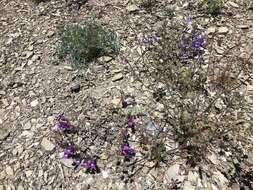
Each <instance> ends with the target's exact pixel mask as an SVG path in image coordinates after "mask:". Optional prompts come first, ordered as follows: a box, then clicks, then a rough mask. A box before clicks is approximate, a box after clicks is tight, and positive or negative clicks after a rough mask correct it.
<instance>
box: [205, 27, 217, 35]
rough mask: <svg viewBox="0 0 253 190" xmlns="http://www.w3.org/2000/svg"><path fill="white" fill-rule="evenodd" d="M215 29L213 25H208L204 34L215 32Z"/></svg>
mask: <svg viewBox="0 0 253 190" xmlns="http://www.w3.org/2000/svg"><path fill="white" fill-rule="evenodd" d="M215 31H216V27H215V26H211V27H209V28H208V29H207V30H206V34H207V35H208V34H213V33H215Z"/></svg>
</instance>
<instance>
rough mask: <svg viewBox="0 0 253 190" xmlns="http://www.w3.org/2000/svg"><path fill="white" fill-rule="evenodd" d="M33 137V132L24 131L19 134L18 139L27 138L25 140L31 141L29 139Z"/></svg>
mask: <svg viewBox="0 0 253 190" xmlns="http://www.w3.org/2000/svg"><path fill="white" fill-rule="evenodd" d="M33 135H34V132H32V131H28V130H25V131H23V132H22V133H21V135H20V136H19V137H20V138H22V137H25V138H27V139H31V138H32V137H33Z"/></svg>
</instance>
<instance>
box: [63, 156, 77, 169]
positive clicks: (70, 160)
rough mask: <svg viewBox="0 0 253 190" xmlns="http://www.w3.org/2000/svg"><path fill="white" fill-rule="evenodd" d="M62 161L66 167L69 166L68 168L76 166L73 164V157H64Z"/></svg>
mask: <svg viewBox="0 0 253 190" xmlns="http://www.w3.org/2000/svg"><path fill="white" fill-rule="evenodd" d="M60 162H61V163H62V164H63V165H64V166H66V167H68V168H74V166H73V165H72V164H73V162H74V160H73V159H64V158H62V159H60Z"/></svg>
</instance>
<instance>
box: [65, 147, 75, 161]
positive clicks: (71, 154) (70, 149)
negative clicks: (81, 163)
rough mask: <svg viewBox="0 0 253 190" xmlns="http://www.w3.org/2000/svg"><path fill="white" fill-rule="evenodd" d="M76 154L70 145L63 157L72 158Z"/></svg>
mask: <svg viewBox="0 0 253 190" xmlns="http://www.w3.org/2000/svg"><path fill="white" fill-rule="evenodd" d="M73 154H74V148H73V147H69V148H65V149H64V150H63V158H70V157H71V156H73Z"/></svg>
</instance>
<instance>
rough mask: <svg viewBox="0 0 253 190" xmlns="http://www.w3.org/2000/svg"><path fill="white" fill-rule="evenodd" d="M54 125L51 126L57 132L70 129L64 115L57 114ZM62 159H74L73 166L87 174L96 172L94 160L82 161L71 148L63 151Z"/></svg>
mask: <svg viewBox="0 0 253 190" xmlns="http://www.w3.org/2000/svg"><path fill="white" fill-rule="evenodd" d="M55 120H56V124H55V125H54V126H53V128H54V129H55V130H57V131H62V132H65V131H66V130H69V129H70V126H71V125H70V123H69V121H68V120H67V119H66V118H65V117H64V114H63V113H61V114H58V115H57V116H56V117H55ZM62 158H63V159H69V158H72V159H74V161H73V166H76V167H78V166H81V167H83V168H85V169H86V171H87V172H90V173H94V172H96V171H98V167H97V163H96V161H95V160H92V159H88V160H82V159H81V157H80V154H77V151H76V150H75V149H74V147H73V146H69V147H66V148H64V149H63V156H62Z"/></svg>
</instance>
